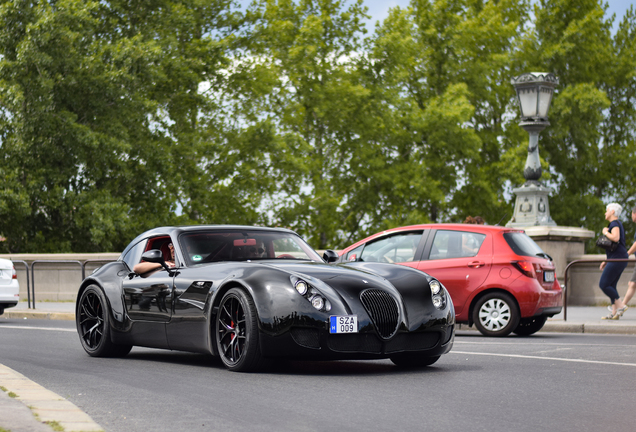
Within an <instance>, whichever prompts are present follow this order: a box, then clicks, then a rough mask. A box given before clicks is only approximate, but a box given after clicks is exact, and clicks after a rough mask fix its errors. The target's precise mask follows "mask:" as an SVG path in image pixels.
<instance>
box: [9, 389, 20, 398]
mask: <svg viewBox="0 0 636 432" xmlns="http://www.w3.org/2000/svg"><path fill="white" fill-rule="evenodd" d="M7 395H8V396H9V397H10V398H14V399H15V398H17V397H18V395H17V394H15V393H13V392H12V391H10V392H9V393H7Z"/></svg>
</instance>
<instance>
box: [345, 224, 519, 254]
mask: <svg viewBox="0 0 636 432" xmlns="http://www.w3.org/2000/svg"><path fill="white" fill-rule="evenodd" d="M425 229H437V230H443V229H450V230H462V231H473V232H479V233H496V232H524V231H523V230H522V229H519V228H512V227H505V226H499V225H479V224H462V223H428V224H418V225H407V226H401V227H396V228H389V229H387V230H384V231H380V232H377V233H375V234H372V235H370V236H368V237H366V238H364V239H362V240H359V241H357V242H355V243H353V244H351V245H349V246H347V247H346V248H345V249H343V251H345V250H349V249H354V248H355V247H357V246H359V245H361V244H362V243H366V242H368V241H369V240H373V239H376V238H378V237H382V236H383V235H387V234H391V233H396V232H402V231H417V230H425ZM341 253H342V252H341Z"/></svg>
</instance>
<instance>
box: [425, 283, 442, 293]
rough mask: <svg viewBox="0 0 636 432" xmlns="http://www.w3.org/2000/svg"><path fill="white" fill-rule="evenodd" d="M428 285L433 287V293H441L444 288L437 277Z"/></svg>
mask: <svg viewBox="0 0 636 432" xmlns="http://www.w3.org/2000/svg"><path fill="white" fill-rule="evenodd" d="M428 286H430V287H431V292H432V293H433V295H437V294H439V292H440V291H441V290H442V285H441V284H440V283H439V281H436V280H435V279H433V280H432V281H430V282H429V283H428Z"/></svg>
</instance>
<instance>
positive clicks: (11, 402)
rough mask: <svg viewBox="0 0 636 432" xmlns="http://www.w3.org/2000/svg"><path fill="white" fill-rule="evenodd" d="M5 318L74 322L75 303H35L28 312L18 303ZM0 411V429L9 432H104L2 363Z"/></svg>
mask: <svg viewBox="0 0 636 432" xmlns="http://www.w3.org/2000/svg"><path fill="white" fill-rule="evenodd" d="M7 319H10V320H16V319H27V320H28V319H51V320H70V321H73V320H74V319H75V303H73V302H60V303H54V302H36V304H35V309H29V308H28V306H27V302H20V303H18V305H17V306H16V307H14V308H10V309H6V310H5V312H4V314H3V315H1V316H0V321H5V320H7ZM0 329H2V325H1V324H0ZM0 412H2V413H3V414H4V415H2V416H0V429H2V430H7V431H11V432H52V431H58V430H63V431H65V432H80V431H86V432H89V431H103V430H104V429H103V428H102V427H101V426H100V425H98V424H97V423H95V422H94V421H93V419H91V418H90V416H89V415H88V414H86V413H85V412H83V411H82V410H81V409H80V408H78V407H77V406H76V405H75V404H73V403H71V402H70V401H68V400H66V399H65V398H63V397H62V396H60V395H58V394H55V393H53V392H52V391H50V390H47V389H46V388H44V387H42V386H40V385H39V384H37V383H35V382H33V381H31V380H30V379H28V378H27V377H25V376H24V375H22V374H20V373H18V372H16V371H14V370H13V369H10V368H8V367H6V366H4V365H3V364H0ZM8 414H10V415H8Z"/></svg>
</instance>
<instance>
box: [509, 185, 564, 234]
mask: <svg viewBox="0 0 636 432" xmlns="http://www.w3.org/2000/svg"><path fill="white" fill-rule="evenodd" d="M512 191H513V192H514V194H515V195H516V196H517V199H516V201H515V210H514V213H513V215H512V219H510V221H509V222H508V223H507V224H506V226H507V227H513V228H522V227H528V226H538V225H540V226H556V222H554V221H553V220H552V218H551V217H550V205H549V203H548V195H549V194H550V192H551V191H552V188H549V187H546V186H543V185H542V184H541V183H539V182H538V181H527V182H526V183H525V184H524V185H523V186H521V187H518V188H516V189H513V190H512Z"/></svg>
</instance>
